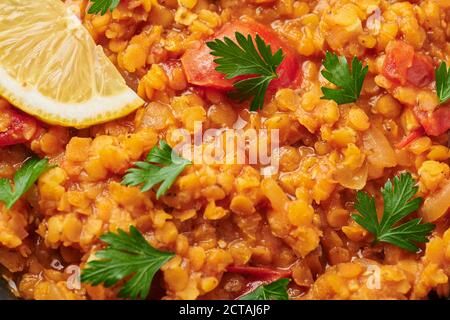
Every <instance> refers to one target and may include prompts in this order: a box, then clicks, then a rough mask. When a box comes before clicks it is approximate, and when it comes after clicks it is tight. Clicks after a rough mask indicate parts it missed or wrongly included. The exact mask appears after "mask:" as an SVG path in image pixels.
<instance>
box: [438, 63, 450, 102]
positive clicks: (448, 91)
mask: <svg viewBox="0 0 450 320" xmlns="http://www.w3.org/2000/svg"><path fill="white" fill-rule="evenodd" d="M435 77H436V92H437V95H438V97H439V102H440V103H441V104H442V103H445V102H447V100H449V99H450V68H447V64H446V63H445V62H441V64H440V65H439V68H437V69H436V71H435Z"/></svg>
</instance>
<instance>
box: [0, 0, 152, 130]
mask: <svg viewBox="0 0 450 320" xmlns="http://www.w3.org/2000/svg"><path fill="white" fill-rule="evenodd" d="M0 95H1V96H3V97H4V98H6V99H8V100H9V101H10V102H11V103H12V104H13V105H15V106H16V107H18V108H19V109H22V110H23V111H25V112H26V113H29V114H31V115H33V116H35V117H37V118H39V119H41V120H43V121H44V122H47V123H51V124H57V125H62V126H73V127H77V128H84V127H88V126H90V125H93V124H97V123H101V122H106V121H110V120H112V119H115V118H119V117H122V116H125V115H126V114H128V113H130V112H131V111H133V110H135V109H137V108H138V107H140V106H142V104H143V103H144V101H143V100H142V99H141V98H139V97H138V95H137V94H136V93H135V92H134V91H133V90H131V89H130V88H129V87H128V86H127V85H126V83H125V80H124V79H123V77H122V76H121V74H120V73H119V72H118V71H117V69H116V68H115V66H114V65H113V64H112V63H111V61H110V60H109V59H108V58H107V57H106V55H105V54H104V52H103V50H102V48H101V47H100V46H97V45H96V44H95V43H94V41H93V39H92V38H91V36H90V35H89V33H88V31H87V30H86V29H85V28H84V27H83V26H82V24H81V22H80V20H79V19H78V18H77V17H76V16H75V15H74V14H72V13H71V12H70V10H68V9H67V8H66V6H65V5H64V4H63V2H62V1H61V0H1V1H0Z"/></svg>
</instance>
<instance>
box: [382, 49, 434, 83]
mask: <svg viewBox="0 0 450 320" xmlns="http://www.w3.org/2000/svg"><path fill="white" fill-rule="evenodd" d="M382 74H383V75H384V76H385V77H386V78H388V79H389V80H391V81H393V82H396V83H399V84H400V85H405V84H407V83H409V84H412V85H414V86H417V87H424V86H426V85H428V84H429V83H430V82H431V81H433V79H434V69H433V64H432V62H431V60H430V59H429V58H428V57H426V56H425V55H423V54H420V53H416V52H414V47H412V46H411V45H409V44H406V43H404V42H403V41H394V42H390V43H389V44H388V46H387V47H386V58H385V60H384V65H383V71H382Z"/></svg>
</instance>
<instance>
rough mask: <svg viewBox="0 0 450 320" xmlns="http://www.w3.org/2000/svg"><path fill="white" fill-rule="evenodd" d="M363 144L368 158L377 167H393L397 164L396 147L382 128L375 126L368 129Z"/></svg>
mask: <svg viewBox="0 0 450 320" xmlns="http://www.w3.org/2000/svg"><path fill="white" fill-rule="evenodd" d="M363 146H364V151H365V152H366V153H367V160H368V161H369V162H370V163H372V164H374V165H376V166H377V167H382V168H392V167H395V166H396V165H397V159H396V156H395V152H394V149H393V148H392V146H391V144H390V143H389V141H388V140H387V138H386V136H385V135H384V134H383V132H382V131H381V130H380V129H378V128H376V127H374V126H373V127H371V128H370V129H369V130H367V131H366V132H365V133H364V136H363Z"/></svg>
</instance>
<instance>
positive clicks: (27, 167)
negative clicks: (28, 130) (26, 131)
mask: <svg viewBox="0 0 450 320" xmlns="http://www.w3.org/2000/svg"><path fill="white" fill-rule="evenodd" d="M50 167H51V166H49V164H48V160H47V159H45V158H44V159H38V158H30V159H28V160H27V161H26V162H25V163H24V164H23V165H22V167H21V168H20V169H19V170H17V172H16V174H15V175H14V179H13V180H14V187H12V186H11V182H10V181H9V180H8V179H6V178H1V179H0V201H2V202H3V203H5V205H6V208H8V209H11V207H12V206H13V205H14V204H15V203H16V202H17V200H19V199H20V197H21V196H22V195H23V194H25V193H26V192H27V191H28V190H29V189H30V188H31V186H32V185H33V184H34V183H35V182H36V180H37V179H38V178H39V176H40V175H41V174H42V173H44V171H46V170H47V169H49V168H50Z"/></svg>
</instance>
